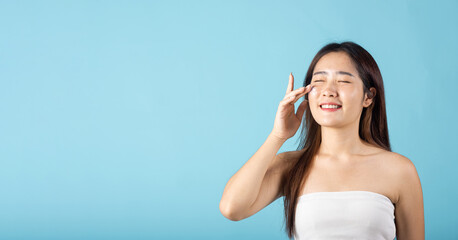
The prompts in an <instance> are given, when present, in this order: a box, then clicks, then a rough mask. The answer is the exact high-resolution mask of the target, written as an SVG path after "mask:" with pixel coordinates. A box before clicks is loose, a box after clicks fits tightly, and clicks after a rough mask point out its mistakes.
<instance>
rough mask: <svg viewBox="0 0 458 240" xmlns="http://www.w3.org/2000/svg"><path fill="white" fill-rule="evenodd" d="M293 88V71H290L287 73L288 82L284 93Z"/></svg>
mask: <svg viewBox="0 0 458 240" xmlns="http://www.w3.org/2000/svg"><path fill="white" fill-rule="evenodd" d="M293 88H294V77H293V73H292V72H291V73H289V82H288V88H287V89H286V94H288V93H290V92H291V91H293Z"/></svg>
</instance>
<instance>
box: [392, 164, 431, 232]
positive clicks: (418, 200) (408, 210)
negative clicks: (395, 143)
mask: <svg viewBox="0 0 458 240" xmlns="http://www.w3.org/2000/svg"><path fill="white" fill-rule="evenodd" d="M399 160H400V161H399V168H398V170H399V175H398V176H399V178H398V181H399V182H398V184H399V185H398V186H399V199H398V202H397V203H396V208H395V223H396V237H397V240H411V239H412V240H423V239H425V217H424V208H423V191H422V188H421V183H420V178H419V176H418V173H417V170H416V168H415V165H414V164H413V163H412V161H411V160H410V159H408V158H407V157H404V156H402V155H401V156H400V159H399Z"/></svg>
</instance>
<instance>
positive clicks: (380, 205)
mask: <svg viewBox="0 0 458 240" xmlns="http://www.w3.org/2000/svg"><path fill="white" fill-rule="evenodd" d="M394 209H395V207H394V205H393V203H392V202H391V200H390V199H389V198H388V197H387V196H385V195H382V194H379V193H375V192H369V191H343V192H312V193H306V194H304V195H302V196H300V197H299V200H298V203H297V207H296V220H295V229H296V235H295V236H294V239H296V240H313V239H320V240H323V239H371V240H377V239H380V240H393V239H394V238H395V236H396V226H395V223H394V218H395V217H394Z"/></svg>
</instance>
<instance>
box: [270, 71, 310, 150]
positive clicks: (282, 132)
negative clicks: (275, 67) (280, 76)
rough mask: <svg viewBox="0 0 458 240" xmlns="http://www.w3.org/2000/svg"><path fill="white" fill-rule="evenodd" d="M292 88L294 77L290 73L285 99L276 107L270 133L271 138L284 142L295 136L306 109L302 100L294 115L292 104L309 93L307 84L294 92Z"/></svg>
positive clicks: (305, 101) (305, 104) (305, 102)
mask: <svg viewBox="0 0 458 240" xmlns="http://www.w3.org/2000/svg"><path fill="white" fill-rule="evenodd" d="M293 88H294V77H293V74H292V73H290V75H289V83H288V88H287V89H286V94H285V97H284V98H283V100H281V101H280V104H279V106H278V110H277V115H276V116H275V122H274V127H273V129H272V132H271V134H272V135H273V136H275V137H278V138H280V139H282V140H285V141H286V140H287V139H288V138H290V137H292V136H294V134H296V132H297V129H298V128H299V126H300V125H301V122H302V117H303V115H304V111H305V108H306V107H307V100H304V101H302V102H301V104H300V105H299V107H298V108H297V113H294V103H296V101H297V100H299V98H300V97H302V96H304V95H305V94H307V93H308V92H310V89H311V86H310V84H309V85H307V86H306V87H301V88H298V89H296V90H293Z"/></svg>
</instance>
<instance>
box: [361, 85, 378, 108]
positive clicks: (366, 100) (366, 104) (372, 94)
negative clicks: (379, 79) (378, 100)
mask: <svg viewBox="0 0 458 240" xmlns="http://www.w3.org/2000/svg"><path fill="white" fill-rule="evenodd" d="M369 90H370V91H371V92H370V93H369V94H367V93H366V94H365V96H364V102H363V107H369V106H370V105H371V104H372V101H373V100H374V97H375V95H376V94H377V93H376V90H375V88H374V87H371V88H370V89H369Z"/></svg>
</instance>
